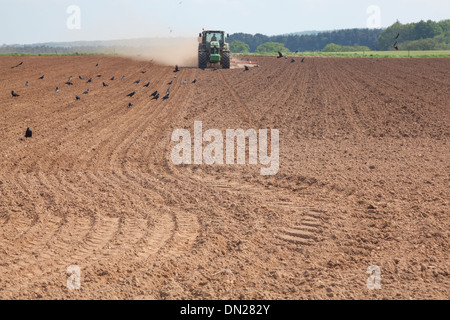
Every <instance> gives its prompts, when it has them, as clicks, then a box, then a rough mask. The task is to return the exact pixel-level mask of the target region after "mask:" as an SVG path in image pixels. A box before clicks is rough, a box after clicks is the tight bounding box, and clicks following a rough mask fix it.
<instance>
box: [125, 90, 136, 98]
mask: <svg viewBox="0 0 450 320" xmlns="http://www.w3.org/2000/svg"><path fill="white" fill-rule="evenodd" d="M135 94H136V91H133V92H132V93H129V94H127V97H132V96H134V95H135Z"/></svg>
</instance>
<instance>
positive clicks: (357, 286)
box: [0, 56, 450, 299]
mask: <svg viewBox="0 0 450 320" xmlns="http://www.w3.org/2000/svg"><path fill="white" fill-rule="evenodd" d="M251 59H252V60H257V63H258V64H259V67H258V68H252V69H250V70H249V71H243V70H242V69H233V70H217V71H213V70H204V71H202V70H199V69H195V68H184V69H182V70H181V71H180V72H179V73H178V74H177V78H176V79H174V78H173V73H172V70H173V67H166V66H159V65H155V64H152V63H150V62H143V61H135V60H130V59H125V58H118V57H97V56H86V57H2V58H0V101H1V104H0V164H1V166H0V196H1V198H0V298H1V299H36V298H37V299H40V298H50V299H91V298H93V299H116V298H118V299H382V298H387V299H449V298H450V280H449V271H450V269H449V252H450V251H449V230H450V224H449V222H450V221H449V220H450V219H449V209H450V208H449V205H450V201H449V194H450V184H449V182H450V176H449V172H450V145H449V143H450V130H449V129H450V106H449V102H450V77H448V75H449V74H450V59H347V58H337V59H334V58H306V59H305V63H303V64H302V63H290V62H289V61H287V62H286V61H284V59H283V60H282V59H276V58H274V57H257V58H255V57H252V58H251ZM20 61H23V62H24V64H23V65H22V66H20V67H18V68H14V69H11V67H12V66H14V65H16V64H17V63H19V62H20ZM96 63H99V66H98V67H95V64H96ZM143 70H146V71H147V72H146V73H145V74H143V73H141V71H143ZM43 74H45V79H43V80H38V77H40V76H41V75H43ZM97 74H101V75H102V77H101V78H97V77H96V75H97ZM70 75H73V77H74V79H73V83H74V85H73V86H68V85H65V84H64V82H65V81H67V78H68V77H69V76H70ZM78 75H82V76H83V77H85V80H80V79H78ZM122 75H125V76H126V78H125V80H123V81H121V80H120V78H121V77H122ZM112 76H115V80H114V81H109V80H107V79H109V78H111V77H112ZM89 77H93V78H94V80H93V82H92V83H91V84H87V83H86V79H88V78H89ZM138 79H141V80H142V81H141V83H140V84H139V85H138V84H134V83H133V82H134V81H136V80H138ZM194 79H197V80H198V82H197V83H196V84H192V83H191V82H192V81H193V80H194ZM171 80H174V84H173V85H172V91H171V96H170V99H169V100H167V101H162V100H161V99H160V100H158V101H154V100H151V99H150V98H149V95H150V94H151V93H152V92H153V91H154V90H160V91H161V92H165V91H166V89H167V87H168V85H167V83H168V82H169V81H171ZM183 80H187V84H186V85H183V84H182V81H183ZM26 81H29V82H30V85H29V87H25V82H26ZM102 81H105V82H107V83H108V84H109V86H108V87H105V88H104V87H103V86H102ZM148 81H151V85H150V88H143V84H145V83H146V82H148ZM57 86H58V87H59V88H60V93H58V94H56V93H54V91H55V88H56V87H57ZM88 88H90V93H89V94H88V95H82V94H81V93H82V92H83V91H85V90H86V89H88ZM11 90H15V91H16V92H17V93H18V94H19V95H20V97H17V98H13V97H12V96H11V94H10V92H11ZM132 91H136V95H135V96H134V97H133V98H128V97H126V95H127V94H128V93H130V92H132ZM76 95H80V96H81V100H80V101H76V100H75V96H76ZM129 102H133V104H134V105H133V107H131V108H128V103H129ZM196 120H201V121H203V130H206V129H211V128H217V129H219V130H222V131H223V130H225V129H228V128H229V129H237V128H243V129H248V128H254V129H258V128H268V129H279V130H280V170H279V172H278V174H277V175H275V176H261V175H260V172H259V166H252V165H221V166H208V165H183V166H175V165H174V164H173V163H172V162H171V158H170V155H171V150H172V148H173V146H174V145H175V143H173V142H171V141H170V137H171V134H172V131H173V130H174V129H177V128H187V129H189V130H191V132H192V130H193V124H194V121H196ZM28 126H29V127H31V129H32V130H33V138H31V139H25V138H24V133H25V129H26V128H27V127H28ZM70 265H78V266H79V267H80V269H81V289H80V290H73V291H71V290H69V289H68V288H67V286H66V280H67V277H68V276H67V274H66V269H67V267H68V266H70ZM371 265H377V266H379V267H380V270H381V285H382V288H381V290H372V291H370V290H368V288H367V286H366V280H367V278H368V277H369V274H367V273H366V270H367V268H368V267H369V266H371Z"/></svg>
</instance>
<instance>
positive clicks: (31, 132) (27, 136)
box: [25, 128, 33, 138]
mask: <svg viewBox="0 0 450 320" xmlns="http://www.w3.org/2000/svg"><path fill="white" fill-rule="evenodd" d="M31 137H33V131H31V129H30V128H27V131H25V138H31Z"/></svg>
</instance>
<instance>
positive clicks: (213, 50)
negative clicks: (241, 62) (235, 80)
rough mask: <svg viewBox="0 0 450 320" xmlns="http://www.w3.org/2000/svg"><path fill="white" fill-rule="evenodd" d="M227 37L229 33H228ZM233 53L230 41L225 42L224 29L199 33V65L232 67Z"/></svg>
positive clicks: (200, 66)
mask: <svg viewBox="0 0 450 320" xmlns="http://www.w3.org/2000/svg"><path fill="white" fill-rule="evenodd" d="M227 37H229V35H228V34H227ZM230 63H231V53H230V47H229V45H228V43H226V42H225V33H224V32H223V31H211V30H209V31H203V32H202V33H200V34H199V44H198V67H199V68H201V69H205V68H206V67H207V66H208V64H209V65H212V66H216V67H217V66H218V65H220V66H222V68H224V69H230Z"/></svg>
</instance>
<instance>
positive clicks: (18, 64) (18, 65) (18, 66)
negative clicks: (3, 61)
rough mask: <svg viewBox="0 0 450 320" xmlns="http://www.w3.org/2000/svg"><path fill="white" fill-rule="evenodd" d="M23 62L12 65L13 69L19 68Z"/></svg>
mask: <svg viewBox="0 0 450 320" xmlns="http://www.w3.org/2000/svg"><path fill="white" fill-rule="evenodd" d="M22 64H23V62H21V63H19V64H17V65H15V66H14V67H11V69H14V68H17V67H19V66H21V65H22Z"/></svg>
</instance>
